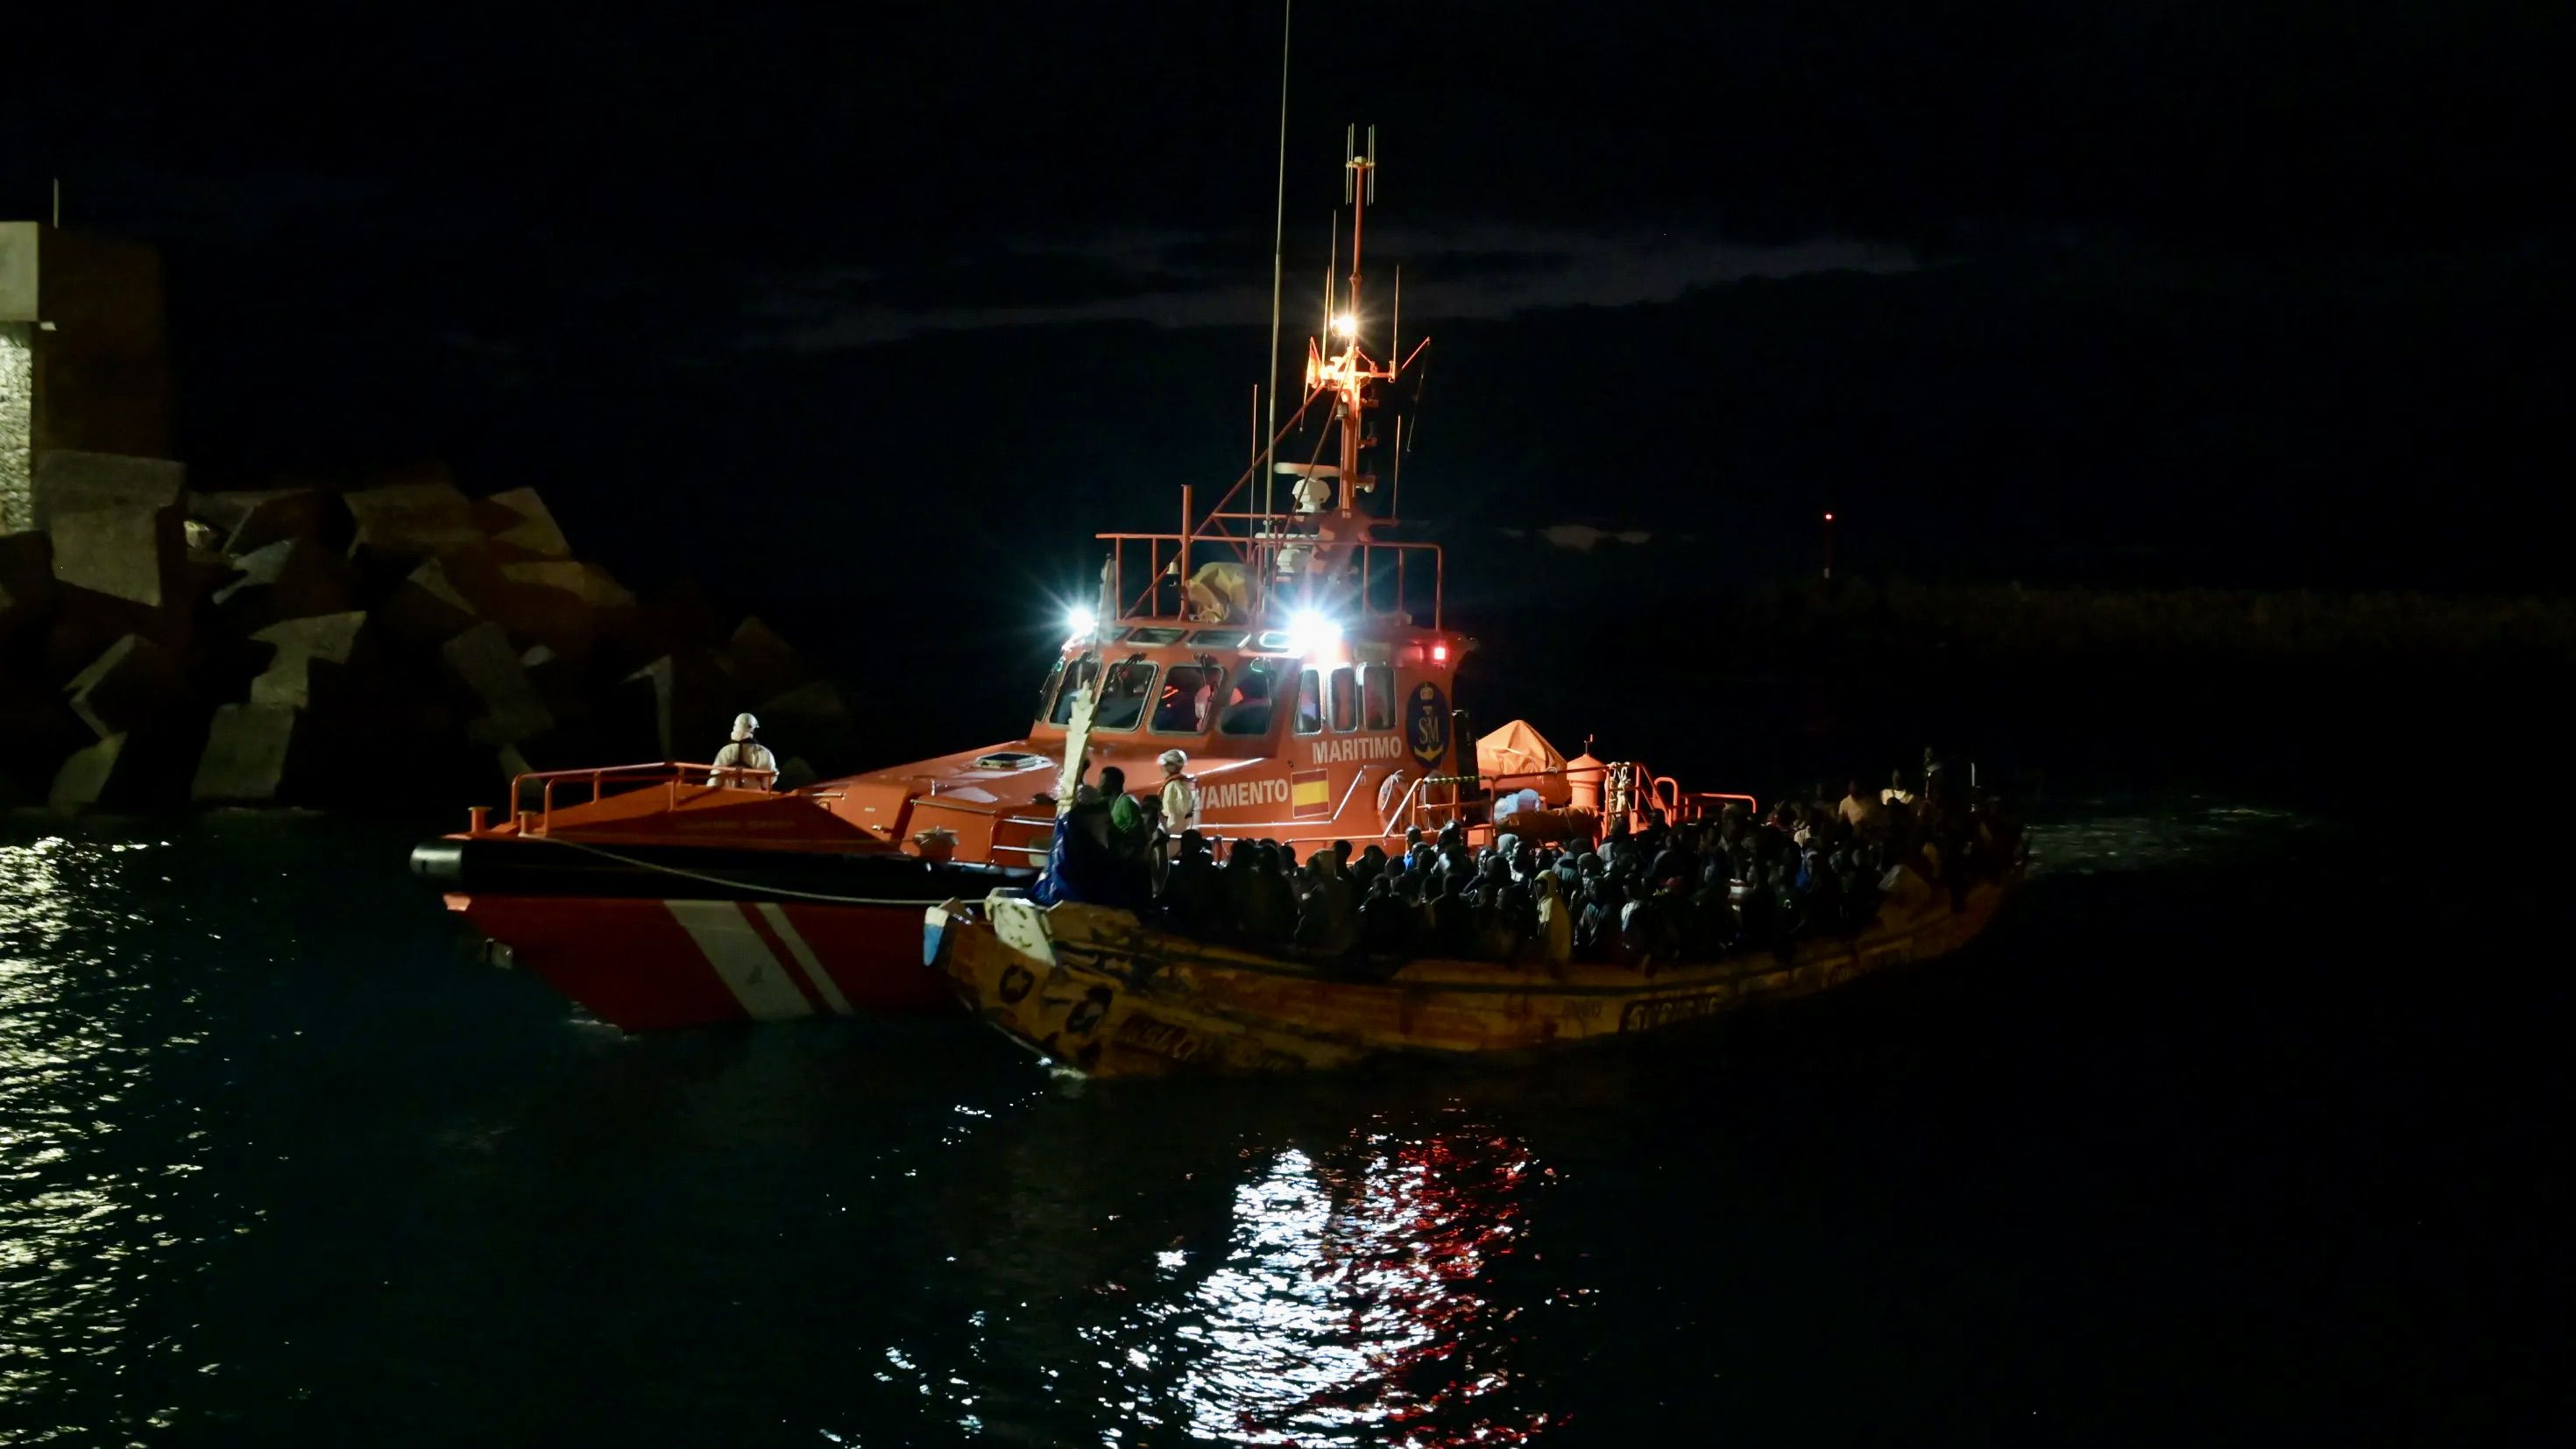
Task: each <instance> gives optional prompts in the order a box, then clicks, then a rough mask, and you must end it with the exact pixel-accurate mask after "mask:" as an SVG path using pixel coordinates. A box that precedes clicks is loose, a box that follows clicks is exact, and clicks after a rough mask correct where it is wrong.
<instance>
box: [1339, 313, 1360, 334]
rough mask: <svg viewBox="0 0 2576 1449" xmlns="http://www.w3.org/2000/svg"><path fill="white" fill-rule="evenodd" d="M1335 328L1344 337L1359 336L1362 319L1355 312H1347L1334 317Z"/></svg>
mask: <svg viewBox="0 0 2576 1449" xmlns="http://www.w3.org/2000/svg"><path fill="white" fill-rule="evenodd" d="M1333 330H1334V331H1336V332H1339V333H1340V334H1342V335H1343V336H1344V337H1357V336H1359V335H1360V319H1359V317H1358V315H1357V314H1355V313H1350V312H1345V313H1343V314H1342V315H1340V316H1339V317H1336V318H1334V319H1333Z"/></svg>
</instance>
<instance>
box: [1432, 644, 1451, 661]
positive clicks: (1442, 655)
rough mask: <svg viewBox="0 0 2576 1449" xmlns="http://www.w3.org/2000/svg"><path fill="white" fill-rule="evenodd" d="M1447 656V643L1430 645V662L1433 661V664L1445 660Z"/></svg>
mask: <svg viewBox="0 0 2576 1449" xmlns="http://www.w3.org/2000/svg"><path fill="white" fill-rule="evenodd" d="M1448 657H1449V646H1448V645H1446V644H1434V645H1432V646H1431V662H1432V663H1434V664H1438V663H1441V662H1442V661H1444V660H1446V659H1447V658H1448Z"/></svg>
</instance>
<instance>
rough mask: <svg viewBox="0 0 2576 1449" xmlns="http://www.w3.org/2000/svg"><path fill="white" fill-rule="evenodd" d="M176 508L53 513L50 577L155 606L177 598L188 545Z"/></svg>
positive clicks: (180, 598) (182, 588)
mask: <svg viewBox="0 0 2576 1449" xmlns="http://www.w3.org/2000/svg"><path fill="white" fill-rule="evenodd" d="M180 522H181V520H180V517H179V511H178V510H177V509H176V508H167V507H164V508H148V507H129V506H117V507H107V508H90V509H84V510H82V511H80V512H77V513H57V514H56V515H55V516H54V519H53V522H52V523H51V524H50V525H48V531H49V532H50V533H51V534H52V535H53V544H54V579H55V581H56V582H58V583H63V584H68V585H70V586H72V587H74V588H80V589H87V590H89V591H91V592H92V593H98V594H105V595H108V596H109V597H112V598H118V599H124V600H127V601H128V602H131V603H136V604H141V605H143V606H144V607H146V608H150V609H159V608H163V607H165V606H170V605H174V604H179V603H181V602H183V596H184V595H185V593H186V580H187V578H188V566H187V560H188V546H187V541H186V539H185V538H184V536H183V535H182V533H181V531H180Z"/></svg>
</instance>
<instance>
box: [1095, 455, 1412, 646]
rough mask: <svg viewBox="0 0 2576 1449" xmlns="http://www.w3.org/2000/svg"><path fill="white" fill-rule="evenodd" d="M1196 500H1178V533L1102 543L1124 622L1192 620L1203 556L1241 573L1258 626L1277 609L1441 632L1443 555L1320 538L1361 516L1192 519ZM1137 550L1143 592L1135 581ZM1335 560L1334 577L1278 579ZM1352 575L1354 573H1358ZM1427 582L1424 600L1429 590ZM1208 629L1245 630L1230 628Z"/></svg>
mask: <svg viewBox="0 0 2576 1449" xmlns="http://www.w3.org/2000/svg"><path fill="white" fill-rule="evenodd" d="M1190 492H1191V490H1190V489H1189V488H1188V487H1186V486H1184V487H1183V488H1182V490H1181V516H1182V519H1183V520H1184V523H1185V527H1184V528H1183V529H1182V531H1180V532H1178V533H1103V534H1098V535H1096V537H1098V538H1099V539H1100V541H1101V542H1103V543H1106V544H1108V545H1109V546H1110V587H1111V592H1112V597H1113V598H1114V599H1115V600H1116V601H1117V604H1118V610H1119V617H1120V618H1122V619H1187V618H1188V617H1189V616H1190V607H1189V579H1190V574H1191V572H1192V571H1193V569H1194V568H1195V567H1196V566H1197V565H1198V564H1199V563H1200V562H1202V561H1204V560H1203V558H1202V555H1209V556H1214V555H1218V554H1223V555H1225V556H1226V561H1229V562H1234V563H1239V564H1241V565H1243V569H1244V582H1245V584H1246V586H1247V587H1248V588H1249V590H1250V598H1249V599H1247V600H1246V601H1245V603H1246V606H1247V609H1248V612H1249V614H1250V617H1251V618H1252V619H1255V620H1258V619H1265V618H1268V617H1269V616H1270V613H1271V610H1272V606H1273V605H1274V604H1275V605H1279V606H1283V607H1290V608H1320V609H1325V610H1327V611H1330V612H1333V613H1336V614H1347V615H1353V616H1360V617H1367V618H1373V619H1381V620H1401V621H1405V622H1409V623H1412V624H1415V625H1419V626H1423V627H1428V628H1433V629H1437V628H1441V627H1443V626H1442V624H1441V608H1442V605H1443V603H1444V602H1445V597H1444V596H1445V592H1446V589H1447V580H1446V576H1445V565H1444V563H1443V560H1442V555H1441V551H1440V545H1438V544H1436V543H1426V542H1416V541H1400V540H1394V539H1373V538H1343V539H1333V538H1325V537H1323V536H1321V535H1320V534H1319V533H1318V532H1317V530H1318V528H1319V527H1320V526H1321V525H1322V524H1324V523H1325V522H1327V521H1329V520H1333V519H1337V518H1343V519H1361V520H1362V521H1364V522H1373V523H1377V524H1385V523H1390V522H1392V520H1386V519H1379V520H1367V519H1366V518H1365V516H1364V515H1360V514H1356V513H1354V514H1330V513H1227V512H1215V513H1209V514H1207V515H1205V516H1204V517H1193V516H1192V514H1191V512H1190V508H1191V503H1190ZM1139 548H1141V549H1142V550H1143V553H1144V558H1143V560H1142V562H1143V564H1144V569H1143V580H1144V581H1143V584H1142V585H1141V586H1139V585H1138V584H1137V583H1136V579H1137V575H1136V574H1133V573H1130V572H1129V569H1130V567H1131V565H1133V564H1134V563H1136V562H1137V561H1138V560H1136V559H1135V558H1134V556H1133V555H1134V553H1135V551H1136V550H1137V549H1139ZM1325 551H1330V552H1331V553H1332V555H1333V556H1334V559H1335V567H1334V568H1333V570H1332V573H1331V575H1330V576H1326V575H1322V574H1315V575H1307V576H1299V577H1289V578H1284V579H1283V577H1282V574H1283V569H1284V568H1286V567H1293V566H1294V563H1295V562H1296V561H1297V560H1299V558H1300V556H1301V555H1304V554H1312V553H1320V552H1325ZM1353 565H1356V567H1353ZM1426 574H1427V575H1428V580H1427V582H1428V585H1429V587H1428V590H1427V597H1426V590H1425V588H1424V584H1425V582H1426V580H1425V577H1424V576H1425V575H1426ZM1207 622H1239V621H1232V620H1224V621H1207Z"/></svg>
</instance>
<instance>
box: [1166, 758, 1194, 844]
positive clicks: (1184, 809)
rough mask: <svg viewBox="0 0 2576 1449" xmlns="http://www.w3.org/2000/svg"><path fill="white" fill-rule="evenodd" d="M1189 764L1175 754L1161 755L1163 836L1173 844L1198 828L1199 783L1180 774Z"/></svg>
mask: <svg viewBox="0 0 2576 1449" xmlns="http://www.w3.org/2000/svg"><path fill="white" fill-rule="evenodd" d="M1189 763H1190V757H1189V756H1188V755H1186V754H1184V753H1182V752H1181V751H1179V750H1165V751H1163V833H1164V834H1165V835H1167V836H1169V837H1170V838H1171V839H1173V840H1178V839H1180V838H1181V832H1183V831H1185V830H1196V829H1198V828H1199V782H1198V781H1196V780H1193V779H1191V778H1190V777H1189V776H1188V775H1186V774H1183V773H1182V771H1184V770H1186V769H1188V768H1189Z"/></svg>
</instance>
